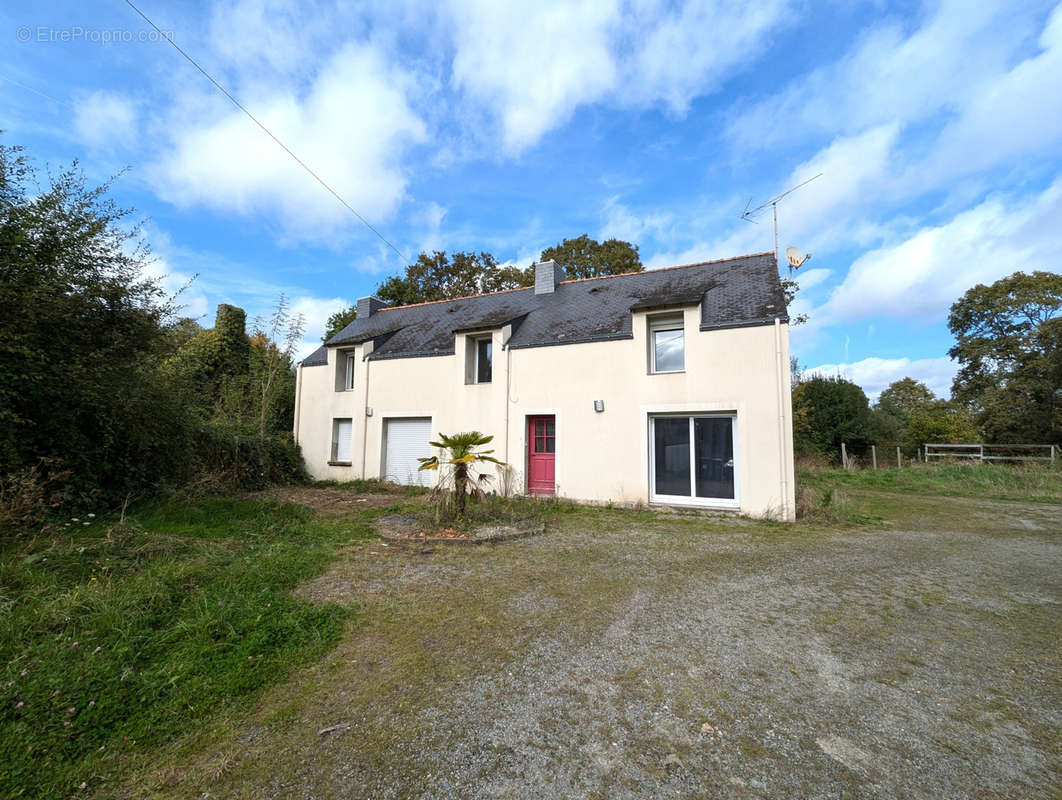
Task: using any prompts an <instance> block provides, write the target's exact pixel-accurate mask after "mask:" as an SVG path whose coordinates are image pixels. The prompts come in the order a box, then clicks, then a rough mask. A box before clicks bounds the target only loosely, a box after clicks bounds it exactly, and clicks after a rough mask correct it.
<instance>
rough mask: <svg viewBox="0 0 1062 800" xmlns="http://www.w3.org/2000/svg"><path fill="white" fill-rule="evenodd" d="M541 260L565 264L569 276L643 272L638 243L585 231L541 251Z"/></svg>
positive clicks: (584, 276)
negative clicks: (594, 236)
mask: <svg viewBox="0 0 1062 800" xmlns="http://www.w3.org/2000/svg"><path fill="white" fill-rule="evenodd" d="M540 260H541V261H549V260H553V261H556V262H557V263H558V264H560V265H561V266H562V267H564V270H565V273H566V274H567V276H568V278H571V279H574V278H598V277H601V276H602V275H622V274H624V273H627V272H641V271H642V270H643V269H644V267H643V266H642V262H641V259H640V258H639V257H638V245H635V244H631V243H630V242H624V241H622V240H621V239H606V240H605V241H604V242H598V241H597V240H596V239H591V238H590V237H589V236H587V235H586V234H585V233H584V234H583V235H582V236H577V237H576V238H574V239H565V240H564V241H563V242H561V243H560V244H557V245H554V246H553V247H547V248H546V249H545V250H543V251H542V255H541V256H540Z"/></svg>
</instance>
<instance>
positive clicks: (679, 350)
mask: <svg viewBox="0 0 1062 800" xmlns="http://www.w3.org/2000/svg"><path fill="white" fill-rule="evenodd" d="M653 348H654V352H655V353H656V371H657V372H672V371H675V370H680V369H684V365H685V358H684V354H683V350H684V349H685V348H684V346H683V335H682V331H654V332H653Z"/></svg>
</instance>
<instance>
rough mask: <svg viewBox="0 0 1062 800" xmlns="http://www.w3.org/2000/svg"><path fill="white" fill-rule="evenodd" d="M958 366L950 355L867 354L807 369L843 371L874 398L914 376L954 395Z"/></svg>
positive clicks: (824, 372)
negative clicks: (848, 360)
mask: <svg viewBox="0 0 1062 800" xmlns="http://www.w3.org/2000/svg"><path fill="white" fill-rule="evenodd" d="M957 369H958V366H957V365H956V364H955V362H954V361H952V360H951V359H950V358H946V357H945V358H919V359H910V358H877V357H870V358H864V359H862V360H861V361H855V362H852V363H848V364H820V365H819V366H817V367H810V368H809V369H807V370H806V371H805V373H806V374H807V375H809V376H810V375H821V376H824V377H830V376H833V375H841V376H843V377H845V378H847V379H848V380H850V381H852V382H853V383H857V384H859V386H860V387H862V389H863V391H864V392H865V393H866V395H867V397H869V398H870V399H871V401H876V400H877V397H878V395H879V394H881V391H882V389H884V388H886V387H887V386H888V385H889V384H890V383H892V382H893V381H898V380H900V379H901V378H908V377H910V378H914V379H915V380H919V381H922V382H923V383H925V384H926V386H928V387H929V388H930V389H931V390H932V391H933V392H934V394H936V395H937V396H938V397H944V398H947V397H950V396H951V379H952V378H953V377H954V376H955V372H956V371H957Z"/></svg>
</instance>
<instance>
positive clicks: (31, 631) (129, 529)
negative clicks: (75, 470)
mask: <svg viewBox="0 0 1062 800" xmlns="http://www.w3.org/2000/svg"><path fill="white" fill-rule="evenodd" d="M108 523H110V524H108ZM70 530H71V531H72V532H71V533H70V534H68V535H53V536H38V537H37V538H35V539H33V540H30V541H13V542H7V543H6V544H4V545H3V547H2V548H0V663H2V665H3V666H2V667H0V682H2V685H3V689H2V690H0V698H2V699H0V796H3V797H12V798H15V797H60V796H68V795H70V794H73V793H74V792H75V791H76V790H77V789H78V787H79V786H80V785H81V784H82V783H86V784H87V785H88V787H89V788H90V789H99V788H100V787H101V786H102V785H106V783H107V781H108V780H109V779H110V778H112V777H114V776H116V775H117V774H118V773H120V772H121V771H122V769H123V767H124V766H126V765H127V764H128V763H129V762H130V761H135V760H136V759H137V758H140V757H142V754H143V753H144V752H145V749H147V748H152V747H154V746H156V745H159V744H161V743H163V742H166V741H168V740H169V739H171V738H172V737H173V736H175V735H176V734H178V733H180V732H182V731H186V730H187V729H188V728H189V726H190V724H192V723H193V722H194V721H195V720H198V719H203V718H205V717H208V716H209V715H210V714H211V713H212V712H214V711H216V710H218V709H221V708H225V707H231V706H233V705H235V704H239V703H241V702H245V701H246V700H247V699H248V698H249V697H252V696H254V695H255V694H256V693H257V691H258V690H259V689H261V688H262V687H265V686H267V685H270V684H273V683H276V682H278V681H280V680H282V679H284V678H285V677H286V676H288V675H289V674H290V672H291V670H292V668H293V667H295V666H296V665H299V664H303V663H306V662H308V661H310V660H312V659H314V658H316V657H317V656H318V655H319V654H321V653H322V652H323V651H324V650H325V649H327V648H329V647H331V646H332V645H333V644H334V643H335V642H337V641H338V640H339V637H340V634H341V632H342V630H343V627H344V624H345V619H346V618H347V617H348V616H349V614H350V613H351V612H350V611H349V610H346V609H343V608H340V607H339V606H335V605H325V606H320V605H314V604H312V603H310V602H308V601H305V600H300V599H298V598H296V597H295V596H294V595H293V594H292V589H293V588H294V587H295V586H296V585H297V584H298V583H300V582H301V581H304V580H306V579H308V578H311V577H313V576H315V575H317V574H319V573H320V572H321V571H323V570H324V568H325V567H326V565H327V564H328V563H329V561H330V560H331V558H332V554H333V553H334V551H335V549H336V546H337V545H338V544H341V543H343V542H346V541H349V540H350V539H352V538H358V537H366V536H369V535H371V534H369V531H368V525H367V517H366V516H365V515H355V516H353V517H346V518H342V519H339V518H331V519H329V518H318V517H316V516H315V515H314V514H313V513H312V512H310V511H308V510H307V509H305V508H301V507H299V506H296V505H293V504H290V503H276V502H265V501H261V500H247V499H228V498H205V499H199V500H197V501H195V502H194V503H192V502H187V501H184V502H182V501H170V502H168V503H167V502H163V503H156V504H153V505H149V506H145V507H143V508H140V509H138V510H137V511H136V513H135V514H134V515H132V516H130V517H128V518H127V519H126V520H125V521H122V522H116V521H114V520H108V521H106V522H100V521H93V523H92V524H90V525H89V526H83V524H80V523H79V524H78V525H76V526H74V527H72V528H71V529H70Z"/></svg>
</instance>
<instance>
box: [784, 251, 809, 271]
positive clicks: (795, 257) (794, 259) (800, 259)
mask: <svg viewBox="0 0 1062 800" xmlns="http://www.w3.org/2000/svg"><path fill="white" fill-rule="evenodd" d="M785 257H786V260H787V261H789V266H791V267H792V268H793V269H797V268H798V267H800V265H801V264H803V263H804V262H805V261H807V260H808V259H809V258H811V253H808V254H807V255H804V254H803V253H801V252H800V251H799V250H798V249H797V248H795V247H792V246H790V247H787V248H786V249H785Z"/></svg>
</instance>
